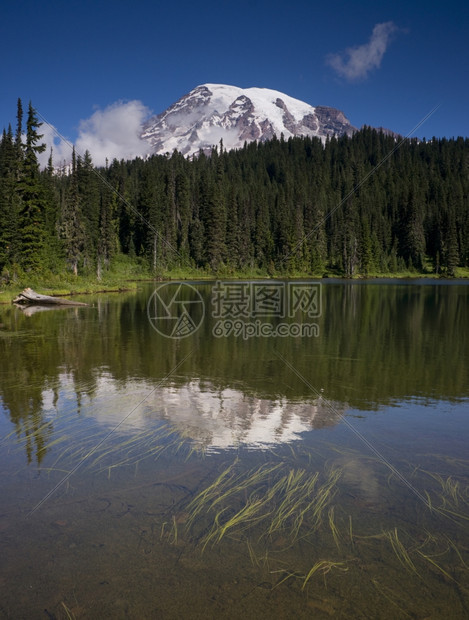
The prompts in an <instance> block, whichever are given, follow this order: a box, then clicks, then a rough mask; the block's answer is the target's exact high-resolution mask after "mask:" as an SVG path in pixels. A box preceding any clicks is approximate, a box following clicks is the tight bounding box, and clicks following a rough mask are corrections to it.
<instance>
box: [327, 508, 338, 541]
mask: <svg viewBox="0 0 469 620" xmlns="http://www.w3.org/2000/svg"><path fill="white" fill-rule="evenodd" d="M328 517H329V529H330V530H331V532H332V537H333V539H334V542H335V544H336V547H337V550H338V551H340V534H339V530H338V529H337V526H336V524H335V522H334V506H331V507H330V508H329V512H328Z"/></svg>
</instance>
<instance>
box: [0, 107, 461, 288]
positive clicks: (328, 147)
mask: <svg viewBox="0 0 469 620" xmlns="http://www.w3.org/2000/svg"><path fill="white" fill-rule="evenodd" d="M25 116H26V122H24V119H23V108H22V103H21V101H20V100H18V108H17V119H16V120H17V123H16V131H15V132H13V130H12V128H11V126H9V127H8V129H5V130H4V131H3V135H2V138H1V142H0V275H1V277H2V278H3V281H8V280H9V279H11V278H12V276H13V275H14V274H17V273H23V274H24V273H27V272H36V273H45V272H50V273H61V272H63V271H64V269H69V270H71V271H72V272H73V273H75V274H79V273H82V274H96V275H97V277H98V279H99V277H100V276H101V274H102V273H103V271H104V270H106V269H109V268H110V266H111V265H112V260H113V258H114V257H115V256H117V255H120V254H125V255H128V256H129V257H131V258H132V259H134V260H135V262H136V264H140V265H141V266H142V270H146V271H148V270H151V271H152V272H153V273H155V274H161V273H163V272H165V271H168V270H171V269H173V268H176V267H178V268H194V267H196V268H199V269H205V270H207V272H213V273H220V272H224V273H233V274H235V273H236V272H243V271H247V270H252V269H259V270H262V271H263V272H265V273H269V274H272V275H273V274H278V275H281V274H285V275H287V274H290V275H292V274H295V273H302V274H311V275H322V274H323V273H324V272H325V271H332V272H335V273H337V274H341V275H344V276H346V277H352V276H355V275H359V274H361V275H365V276H366V275H368V274H372V273H390V274H392V273H396V272H402V271H407V270H414V271H416V272H425V271H426V272H433V273H435V274H443V275H447V276H453V275H454V273H455V269H456V268H457V267H468V266H469V139H467V138H457V139H433V140H430V141H419V140H417V139H406V140H404V141H403V142H402V144H399V142H398V141H397V140H396V138H395V137H393V136H391V135H386V134H384V133H382V132H378V131H376V130H374V129H372V128H369V127H364V128H363V129H361V130H360V131H358V132H357V133H355V134H354V135H353V136H352V137H347V136H343V137H337V138H328V139H327V141H326V143H325V144H323V143H322V142H321V140H320V139H319V138H290V139H288V140H284V139H283V137H280V138H274V139H273V140H271V141H269V142H264V143H255V142H253V143H250V144H245V146H244V148H242V149H239V150H237V151H230V152H227V151H225V150H224V148H223V144H222V143H220V145H218V146H217V147H216V148H214V149H213V150H212V152H211V154H210V155H207V154H204V153H202V152H201V153H199V155H198V156H196V157H194V158H193V159H191V160H189V159H186V158H185V157H184V156H183V155H181V154H180V153H177V152H174V153H173V154H172V155H171V154H168V155H167V156H156V155H155V156H152V157H149V158H148V159H146V160H143V159H140V158H137V159H135V160H132V161H123V160H122V161H117V160H114V161H112V162H110V163H109V164H108V165H107V166H106V167H102V168H95V167H94V165H93V162H92V158H91V156H90V154H89V153H88V152H86V153H84V154H83V155H76V154H75V152H73V153H72V154H71V160H72V161H71V164H70V165H69V166H67V167H66V169H63V170H61V171H58V170H57V169H55V168H54V166H53V162H52V153H51V156H50V158H49V164H48V166H47V167H46V168H45V169H44V170H41V169H40V168H39V164H38V159H37V158H38V154H39V153H40V152H42V151H43V150H44V149H45V146H44V145H43V144H42V142H41V138H42V136H41V134H40V125H41V124H40V122H39V120H38V117H37V114H36V112H35V110H34V108H33V107H32V105H31V104H29V107H28V110H27V114H26V115H25Z"/></svg>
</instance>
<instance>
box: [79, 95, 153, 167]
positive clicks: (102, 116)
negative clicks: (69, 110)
mask: <svg viewBox="0 0 469 620" xmlns="http://www.w3.org/2000/svg"><path fill="white" fill-rule="evenodd" d="M149 114H150V110H149V109H148V108H147V107H146V106H144V105H143V103H142V102H141V101H129V102H122V101H117V102H116V103H113V104H112V105H110V106H108V107H107V108H105V109H104V110H96V112H94V114H92V116H90V118H88V119H87V120H83V121H81V122H80V125H79V131H78V138H77V140H76V143H75V148H76V151H77V154H80V155H83V154H84V152H85V151H87V150H88V151H89V152H90V153H91V157H92V159H93V163H94V164H95V165H96V166H104V165H105V163H106V159H107V160H108V161H109V162H111V161H112V160H113V159H114V158H116V159H118V160H120V159H133V158H135V157H138V156H141V157H142V156H144V155H146V154H147V153H148V144H147V143H146V142H144V141H143V140H142V139H141V138H140V133H141V130H142V124H143V122H144V121H145V119H146V118H147V117H148V116H149Z"/></svg>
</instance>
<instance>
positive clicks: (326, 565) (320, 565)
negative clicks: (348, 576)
mask: <svg viewBox="0 0 469 620" xmlns="http://www.w3.org/2000/svg"><path fill="white" fill-rule="evenodd" d="M342 567H345V568H342ZM333 568H336V569H339V570H341V571H344V572H345V571H348V567H346V566H345V563H344V562H331V561H330V560H319V561H318V562H316V564H314V565H313V566H312V567H311V568H310V570H309V572H308V573H307V575H306V576H305V577H304V580H303V585H302V586H301V589H302V590H304V589H305V588H306V586H307V584H308V581H309V580H310V579H311V578H312V577H313V575H314V574H315V573H317V572H319V571H320V572H321V573H322V574H323V575H324V577H325V576H326V575H327V573H329V572H330V571H331V570H332V569H333Z"/></svg>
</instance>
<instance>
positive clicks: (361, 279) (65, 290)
mask: <svg viewBox="0 0 469 620" xmlns="http://www.w3.org/2000/svg"><path fill="white" fill-rule="evenodd" d="M464 271H465V270H464ZM176 275H178V274H174V277H173V276H171V275H169V274H168V276H167V277H156V278H149V277H145V278H141V279H126V280H123V281H122V282H120V283H118V284H117V283H112V284H109V285H106V284H99V285H98V283H89V282H83V283H80V282H77V283H76V284H74V285H70V286H69V283H67V284H65V285H64V286H58V285H57V284H56V283H51V282H47V281H45V282H43V283H36V282H33V286H31V288H34V290H35V291H36V292H38V293H43V294H53V295H54V296H55V297H74V296H76V295H97V294H104V293H106V294H107V293H128V292H132V291H135V290H137V287H138V285H139V284H150V283H152V282H154V283H155V284H156V283H163V282H172V281H173V282H183V281H188V282H204V281H206V282H213V281H216V280H224V281H246V280H272V281H275V280H315V281H316V280H319V281H321V282H329V283H334V282H337V283H350V284H352V283H364V284H365V283H370V282H373V281H377V280H386V281H389V282H393V281H395V282H398V281H400V280H401V281H404V280H405V281H412V280H415V281H419V280H420V281H421V280H428V281H429V283H430V282H435V283H437V282H439V283H441V284H445V283H453V284H454V283H457V282H460V283H461V284H466V283H467V284H469V277H468V276H466V275H456V276H455V277H453V278H448V277H444V276H438V275H436V274H429V273H420V274H416V273H412V274H411V273H408V272H405V273H394V274H379V275H375V274H374V275H370V276H362V275H358V276H356V277H354V278H345V277H343V276H340V275H337V274H326V275H323V276H314V275H305V274H297V275H290V276H272V275H268V274H256V275H253V274H229V275H228V274H227V275H222V274H203V275H201V274H193V275H190V276H189V275H185V276H184V277H176ZM129 285H130V286H129ZM94 286H96V288H94ZM24 288H25V287H24V286H22V284H18V285H15V286H12V285H8V286H7V287H5V288H4V289H2V290H0V305H11V304H12V303H13V298H14V297H15V296H16V295H17V294H18V293H20V292H21V290H23V289H24Z"/></svg>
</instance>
